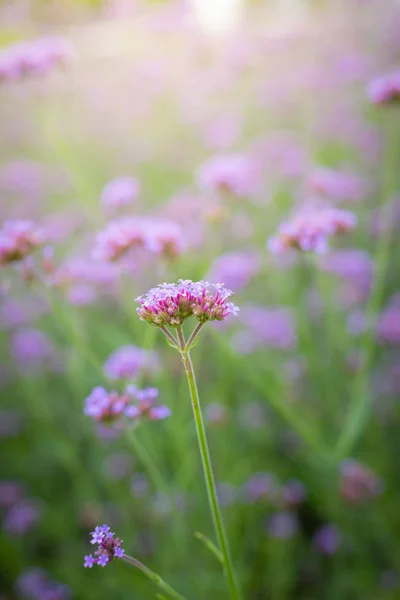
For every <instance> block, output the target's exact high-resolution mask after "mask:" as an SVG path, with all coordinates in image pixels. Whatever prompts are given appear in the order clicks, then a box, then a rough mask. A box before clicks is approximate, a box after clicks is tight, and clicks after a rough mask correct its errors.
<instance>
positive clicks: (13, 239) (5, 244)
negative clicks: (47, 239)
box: [0, 221, 44, 265]
mask: <svg viewBox="0 0 400 600" xmlns="http://www.w3.org/2000/svg"><path fill="white" fill-rule="evenodd" d="M43 242H44V235H43V232H42V231H41V230H40V229H38V227H36V225H35V224H34V223H32V221H5V222H4V223H3V227H2V228H1V229H0V265H7V264H9V263H12V262H14V261H18V260H22V259H24V258H25V257H26V256H28V254H30V253H31V252H32V251H33V250H35V249H36V248H38V247H39V246H41V245H42V244H43Z"/></svg>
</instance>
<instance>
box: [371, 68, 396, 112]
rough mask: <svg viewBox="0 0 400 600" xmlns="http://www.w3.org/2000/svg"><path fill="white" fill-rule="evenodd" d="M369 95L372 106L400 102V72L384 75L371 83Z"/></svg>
mask: <svg viewBox="0 0 400 600" xmlns="http://www.w3.org/2000/svg"><path fill="white" fill-rule="evenodd" d="M367 95H368V99H369V101H370V102H372V104H378V105H381V104H392V103H394V102H400V71H396V72H394V73H389V74H388V75H382V76H380V77H377V78H376V79H373V80H372V81H370V83H369V84H368V87H367Z"/></svg>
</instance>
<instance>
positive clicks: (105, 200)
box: [100, 177, 140, 208]
mask: <svg viewBox="0 0 400 600" xmlns="http://www.w3.org/2000/svg"><path fill="white" fill-rule="evenodd" d="M139 190H140V185H139V182H138V181H137V179H134V178H133V177H118V178H117V179H113V180H112V181H110V182H109V183H107V185H106V186H105V187H104V188H103V190H102V192H101V196H100V203H101V205H102V206H104V207H105V208H122V207H124V206H128V205H129V204H131V203H132V202H134V200H136V198H137V196H138V194H139Z"/></svg>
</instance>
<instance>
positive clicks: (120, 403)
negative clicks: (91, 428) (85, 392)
mask: <svg viewBox="0 0 400 600" xmlns="http://www.w3.org/2000/svg"><path fill="white" fill-rule="evenodd" d="M157 397H158V390H157V389H156V388H146V389H143V390H140V389H138V388H136V387H135V386H133V385H128V386H127V387H126V388H125V391H124V392H122V393H119V392H116V391H115V390H112V391H110V392H109V391H107V390H106V389H105V388H103V387H95V388H94V389H93V390H92V392H91V393H90V395H89V396H88V397H87V398H86V400H85V407H84V413H85V414H86V415H88V416H89V417H92V418H93V419H94V420H95V421H97V422H98V423H104V424H111V423H114V422H115V421H116V420H118V419H119V418H121V417H123V416H124V417H126V418H127V419H129V420H135V419H140V418H141V417H147V418H148V419H150V421H159V420H160V419H165V418H166V417H169V416H170V414H171V411H170V410H169V408H168V407H167V406H157V405H155V404H154V401H155V399H156V398H157Z"/></svg>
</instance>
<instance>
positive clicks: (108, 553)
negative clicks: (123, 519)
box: [83, 525, 125, 569]
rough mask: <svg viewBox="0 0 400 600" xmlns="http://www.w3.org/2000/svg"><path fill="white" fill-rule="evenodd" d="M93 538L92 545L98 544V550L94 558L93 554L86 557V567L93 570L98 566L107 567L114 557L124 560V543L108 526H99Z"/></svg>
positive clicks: (84, 564)
mask: <svg viewBox="0 0 400 600" xmlns="http://www.w3.org/2000/svg"><path fill="white" fill-rule="evenodd" d="M91 536H92V539H91V541H90V543H91V544H93V545H96V544H97V550H96V551H95V552H94V556H93V555H92V554H88V555H87V556H85V560H84V563H83V566H84V567H86V568H89V569H91V568H92V567H93V565H96V564H97V565H100V566H101V567H105V566H106V565H107V564H108V563H109V562H111V561H112V559H113V558H114V557H116V558H122V557H123V556H124V554H125V550H124V549H123V548H122V544H123V543H124V542H123V541H122V540H120V539H119V538H118V537H115V533H113V532H112V531H110V527H108V525H97V527H96V528H95V530H94V531H92V533H91Z"/></svg>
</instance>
